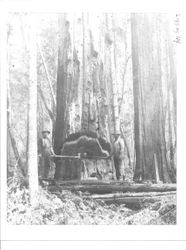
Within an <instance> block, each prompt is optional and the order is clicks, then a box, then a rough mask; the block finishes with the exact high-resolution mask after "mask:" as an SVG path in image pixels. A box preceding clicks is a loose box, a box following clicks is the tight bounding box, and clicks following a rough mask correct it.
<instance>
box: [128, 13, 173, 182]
mask: <svg viewBox="0 0 186 250" xmlns="http://www.w3.org/2000/svg"><path fill="white" fill-rule="evenodd" d="M161 18H162V17H160V15H158V14H132V15H131V31H132V62H133V89H134V133H135V150H136V168H135V173H134V179H135V180H140V179H141V180H153V179H154V180H156V179H157V176H156V175H157V174H156V171H155V164H156V165H157V167H158V172H159V176H160V180H161V181H163V182H171V181H172V180H171V176H170V172H169V165H168V162H167V155H166V153H167V152H166V140H165V107H164V95H163V90H162V89H163V87H164V86H163V85H162V74H163V73H162V58H161V48H162V43H163V40H162V41H161V42H160V38H161V35H162V33H161V32H162V29H163V28H164V27H163V25H162V23H161ZM164 84H165V83H164ZM166 84H167V83H166ZM156 159H157V160H156Z"/></svg>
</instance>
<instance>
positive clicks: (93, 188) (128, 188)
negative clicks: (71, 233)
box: [60, 184, 176, 194]
mask: <svg viewBox="0 0 186 250" xmlns="http://www.w3.org/2000/svg"><path fill="white" fill-rule="evenodd" d="M60 187H61V190H69V191H72V192H77V191H81V192H88V193H91V194H108V193H116V192H123V193H126V192H169V191H176V184H152V185H147V184H132V185H130V184H123V185H120V184H119V185H118V184H109V185H98V184H97V185H94V184H93V185H88V184H87V185H69V186H68V185H64V186H60Z"/></svg>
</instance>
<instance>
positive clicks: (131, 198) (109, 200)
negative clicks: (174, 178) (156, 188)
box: [83, 191, 176, 208]
mask: <svg viewBox="0 0 186 250" xmlns="http://www.w3.org/2000/svg"><path fill="white" fill-rule="evenodd" d="M175 196H176V192H174V191H173V192H164V193H149V194H144V193H140V194H138V193H137V194H135V193H132V194H131V193H128V194H109V195H90V196H83V198H89V199H93V200H96V201H104V202H105V203H106V204H107V205H110V204H118V205H121V204H125V205H126V206H128V207H134V206H135V207H136V208H140V207H141V206H143V205H144V204H145V203H154V202H157V201H160V200H161V199H162V198H164V197H166V198H167V197H175Z"/></svg>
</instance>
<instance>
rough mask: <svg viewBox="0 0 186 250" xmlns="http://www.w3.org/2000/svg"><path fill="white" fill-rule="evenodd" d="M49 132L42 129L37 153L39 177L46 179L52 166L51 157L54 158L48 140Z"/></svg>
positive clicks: (50, 143) (46, 129)
mask: <svg viewBox="0 0 186 250" xmlns="http://www.w3.org/2000/svg"><path fill="white" fill-rule="evenodd" d="M49 135H50V130H49V129H48V128H44V129H43V131H42V138H40V140H39V145H38V152H39V157H40V171H39V172H40V174H39V175H40V176H41V177H42V178H48V175H49V171H50V167H51V164H52V156H55V153H54V150H53V147H52V142H51V140H50V138H49Z"/></svg>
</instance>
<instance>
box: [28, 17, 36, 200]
mask: <svg viewBox="0 0 186 250" xmlns="http://www.w3.org/2000/svg"><path fill="white" fill-rule="evenodd" d="M35 18H36V17H35V15H34V14H31V16H30V46H29V48H30V72H29V77H30V79H29V86H28V91H29V101H28V158H27V159H28V179H29V191H30V202H31V204H32V205H35V204H36V203H37V197H36V193H37V191H38V163H37V47H36V20H35Z"/></svg>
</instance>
